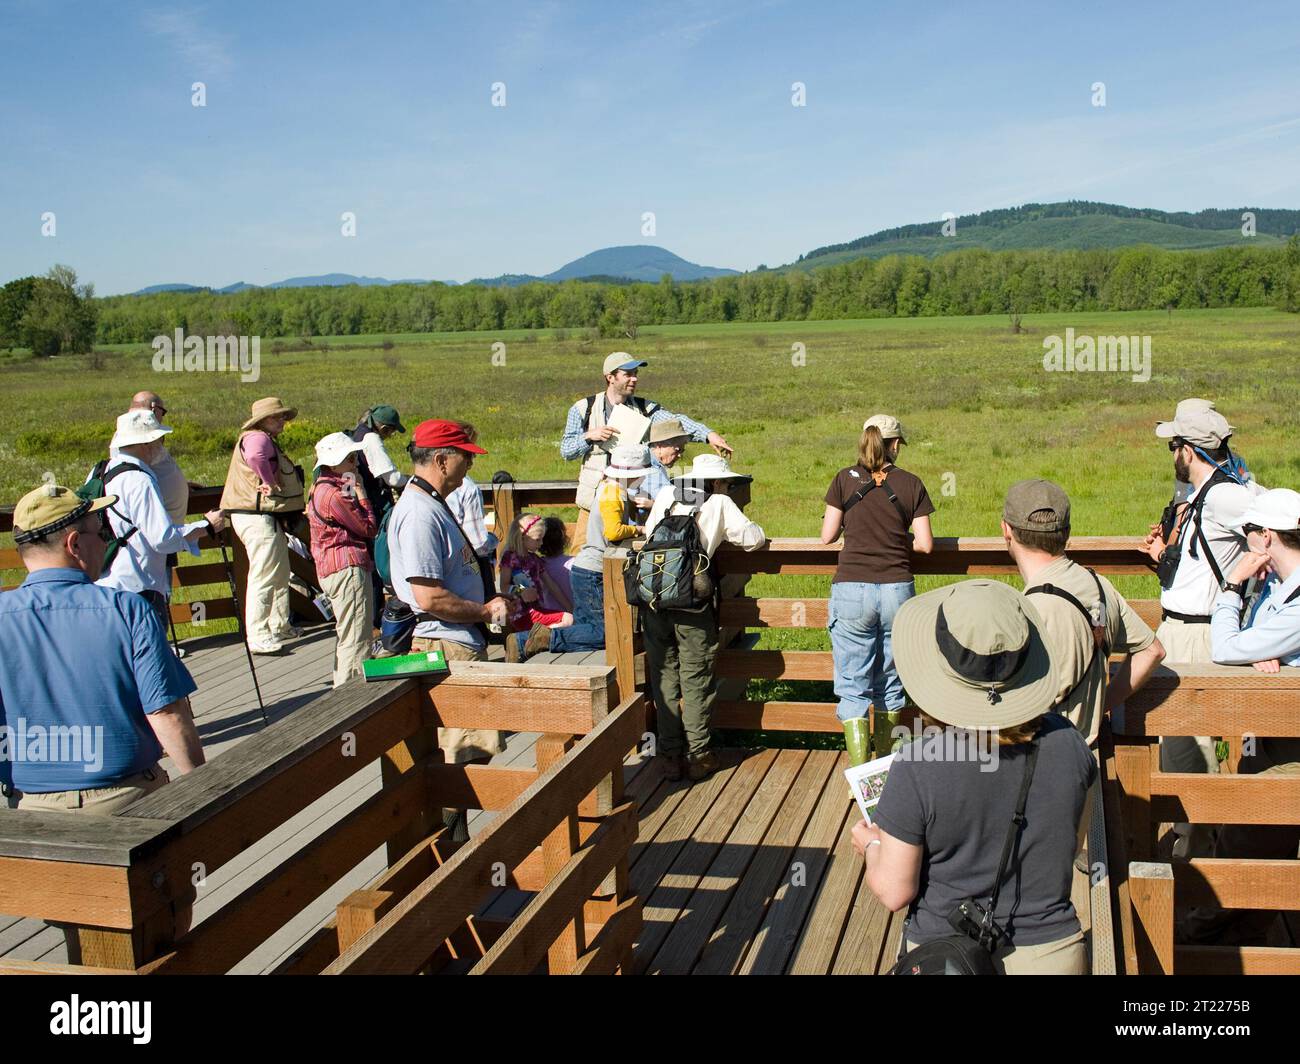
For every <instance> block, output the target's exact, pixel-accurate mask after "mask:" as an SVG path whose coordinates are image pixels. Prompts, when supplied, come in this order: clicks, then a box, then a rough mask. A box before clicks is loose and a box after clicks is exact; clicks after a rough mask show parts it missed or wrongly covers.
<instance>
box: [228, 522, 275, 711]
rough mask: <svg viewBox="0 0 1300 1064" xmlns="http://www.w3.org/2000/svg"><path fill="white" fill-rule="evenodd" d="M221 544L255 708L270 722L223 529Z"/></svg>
mask: <svg viewBox="0 0 1300 1064" xmlns="http://www.w3.org/2000/svg"><path fill="white" fill-rule="evenodd" d="M217 542H218V543H220V544H221V564H222V565H224V566H225V567H226V580H227V581H228V582H229V584H230V598H231V600H232V601H233V602H234V604H235V624H236V625H238V627H239V638H240V640H241V641H242V642H243V644H244V655H245V656H246V657H247V658H248V674H249V675H250V676H251V677H252V678H253V691H254V692H255V693H256V695H257V708H258V709H260V710H261V711H262V723H263V724H270V723H271V722H270V721H269V720H267V718H266V703H265V702H263V701H262V689H261V687H259V686H258V683H257V670H256V669H255V668H253V651H252V650H251V649H250V648H249V646H248V633H247V632H246V631H245V630H244V611H243V609H241V608H240V605H239V592H238V591H237V590H235V570H234V567H233V566H232V565H231V564H230V558H229V557H228V556H227V555H226V533H225V530H224V529H223V530H222V532H221V534H220V535H219V536H218V537H217Z"/></svg>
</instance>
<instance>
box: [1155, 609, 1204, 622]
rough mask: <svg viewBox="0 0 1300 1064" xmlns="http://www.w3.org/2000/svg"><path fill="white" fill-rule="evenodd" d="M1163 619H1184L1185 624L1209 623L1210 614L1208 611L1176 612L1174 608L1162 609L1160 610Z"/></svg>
mask: <svg viewBox="0 0 1300 1064" xmlns="http://www.w3.org/2000/svg"><path fill="white" fill-rule="evenodd" d="M1160 619H1161V620H1162V621H1182V622H1183V624H1209V623H1210V615H1209V614H1208V613H1175V612H1174V611H1173V610H1165V609H1162V610H1161V611H1160Z"/></svg>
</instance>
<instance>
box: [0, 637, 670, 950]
mask: <svg viewBox="0 0 1300 1064" xmlns="http://www.w3.org/2000/svg"><path fill="white" fill-rule="evenodd" d="M440 726H444V727H468V728H479V727H486V728H499V729H503V730H509V731H540V732H543V733H545V734H544V735H543V737H542V738H541V739H539V740H538V749H537V769H536V770H531V769H519V768H512V767H498V766H488V765H448V764H444V763H443V762H442V755H441V753H440V752H439V751H438V749H437V729H438V728H439V727H440ZM643 728H644V713H643V703H642V701H641V699H640V698H635V697H634V698H632V699H628V700H625V701H624V702H623V703H621V704H618V703H617V702H616V699H615V688H614V685H613V683H612V679H611V676H610V673H609V670H608V669H601V668H589V667H573V668H565V667H562V666H556V667H553V668H550V669H547V670H544V671H542V670H536V669H534V670H529V669H527V668H521V667H517V666H508V665H498V664H489V663H455V662H454V663H452V666H451V673H450V674H449V675H447V676H445V677H443V678H441V679H440V680H438V681H436V682H417V681H413V680H407V681H395V682H390V683H384V684H366V683H364V682H362V681H360V680H354V681H352V682H350V683H348V684H346V685H345V686H343V687H342V688H339V689H338V690H336V691H333V692H331V693H329V694H327V695H324V696H323V697H321V698H319V699H317V700H315V701H313V702H311V703H310V704H309V705H307V706H306V707H304V708H303V709H301V710H299V711H298V712H297V713H295V714H294V715H293V716H291V717H287V718H285V719H284V720H282V721H279V722H277V723H276V724H273V725H272V726H270V727H269V728H266V729H265V730H263V731H261V732H259V733H257V734H256V735H253V736H250V737H249V738H248V739H246V740H245V741H244V742H242V743H240V744H239V745H238V746H237V747H235V748H234V749H232V750H229V751H227V752H226V753H224V754H222V755H221V756H219V757H217V758H216V759H214V760H213V761H212V762H211V763H209V764H207V765H204V766H202V767H200V768H198V769H196V770H195V771H193V772H191V773H190V774H188V775H186V776H183V777H181V778H179V779H177V780H175V781H173V782H172V783H169V784H168V785H167V786H165V787H163V788H161V789H160V790H158V791H156V792H154V793H153V794H150V795H147V796H146V797H144V798H142V799H140V800H139V801H137V802H136V803H134V804H133V805H132V806H130V807H129V808H127V809H126V810H124V811H122V812H121V813H119V814H117V815H115V816H111V817H83V816H69V815H67V814H58V813H35V812H24V811H21V810H2V809H0V912H5V913H8V914H11V915H17V916H32V917H38V918H41V919H45V920H49V921H54V922H57V923H60V924H64V925H68V926H69V927H70V928H71V931H72V934H73V935H74V936H75V937H76V940H77V943H78V944H79V949H80V954H81V964H80V965H76V966H57V965H55V966H51V965H40V964H34V963H30V962H22V963H18V962H8V961H4V960H0V973H3V972H6V971H23V972H30V971H67V970H71V971H81V972H92V971H100V970H114V971H117V972H119V973H120V972H122V971H135V972H137V973H141V974H145V973H164V974H173V973H194V972H224V971H228V970H229V969H230V968H231V967H232V966H234V965H235V964H237V963H238V962H239V961H241V960H242V959H243V958H245V957H246V956H248V955H249V954H250V953H252V952H253V951H254V950H255V949H256V948H257V947H258V946H260V945H261V944H262V943H264V942H266V940H267V939H268V938H270V936H271V935H272V934H274V933H275V932H276V931H277V930H278V929H280V928H281V927H283V926H284V925H285V924H286V923H287V922H288V921H289V920H290V919H292V918H293V917H295V916H296V915H297V914H299V913H300V912H301V911H302V910H303V909H304V908H305V907H306V906H307V905H308V904H310V903H311V902H312V901H314V900H315V899H316V898H317V897H318V896H320V895H321V894H322V893H323V892H325V891H327V890H329V889H330V888H331V887H332V886H333V885H334V884H337V883H338V882H339V881H340V880H341V879H342V878H343V877H344V876H346V875H347V874H348V873H349V872H351V871H352V870H353V869H354V868H355V867H356V866H357V865H358V864H359V863H360V862H362V861H363V860H364V859H366V858H367V857H368V856H369V855H370V854H372V853H373V852H374V851H375V850H376V848H378V847H380V846H386V849H387V853H388V858H389V859H388V865H389V867H388V869H387V870H386V871H385V872H384V873H383V874H382V875H381V876H380V877H379V878H378V879H377V880H375V881H374V882H372V883H371V884H370V886H369V887H368V888H367V889H366V890H363V891H357V892H353V893H352V894H351V895H349V896H347V897H346V898H344V899H343V901H342V902H341V904H340V905H339V906H338V911H337V915H336V918H335V920H334V921H332V922H331V923H330V924H329V925H327V926H326V927H324V928H322V929H321V930H320V931H319V932H317V933H316V934H315V935H314V936H312V938H311V939H310V940H309V941H308V942H307V944H306V945H305V946H304V947H303V948H302V949H301V950H299V951H298V953H297V954H296V955H295V956H294V957H292V958H291V959H290V960H289V961H287V962H286V963H285V964H284V965H282V966H281V970H283V971H289V972H300V973H306V972H319V971H321V970H323V969H325V968H326V967H327V966H328V967H329V968H330V970H337V971H432V970H453V971H460V970H465V968H466V966H467V963H466V962H467V961H473V962H474V970H477V971H529V970H532V969H534V968H536V967H537V966H538V964H539V963H540V962H542V961H546V962H547V964H548V967H549V970H551V971H591V972H595V971H613V970H615V969H616V968H618V967H619V966H620V965H621V964H622V962H623V960H624V959H625V955H626V953H627V950H628V949H629V948H630V946H631V942H632V939H633V937H634V935H635V934H636V932H637V930H638V929H639V926H640V909H639V903H638V902H637V900H636V899H635V898H634V897H632V896H631V895H630V893H629V890H628V886H627V856H628V850H629V848H630V847H631V844H632V840H633V839H634V838H635V835H636V820H635V810H634V806H633V805H632V804H631V803H628V802H626V801H624V799H623V793H622V786H623V771H622V761H623V757H624V754H625V753H626V752H627V750H629V749H630V748H631V747H633V746H634V745H635V744H636V741H637V739H638V738H639V737H640V736H641V734H642V731H643ZM376 761H378V762H379V763H380V765H381V767H382V772H381V775H382V782H383V786H382V789H381V790H380V791H379V792H378V793H376V794H374V795H373V796H372V797H370V798H368V799H366V800H365V801H364V802H362V803H361V804H360V805H358V806H356V807H355V808H353V809H351V810H350V811H348V812H347V813H346V814H345V815H344V816H343V817H342V819H340V820H338V821H337V822H336V823H334V824H333V825H331V826H330V827H329V828H327V829H326V830H325V831H324V832H323V833H322V834H320V835H318V836H317V837H316V838H314V839H312V840H311V841H310V842H307V843H306V844H304V845H301V846H300V847H298V848H297V849H295V850H294V852H292V853H291V854H290V855H289V856H288V857H286V858H284V859H283V860H282V861H281V862H280V863H279V864H278V865H277V866H276V867H274V868H272V869H270V870H269V871H267V872H266V873H265V874H264V875H262V876H261V877H260V878H259V879H258V880H257V881H256V882H255V883H253V884H251V885H249V886H248V887H246V888H245V889H244V890H243V891H242V892H241V893H240V894H239V895H238V896H237V897H235V898H234V899H232V900H231V901H229V902H227V903H226V904H225V905H223V906H221V908H220V909H218V910H217V911H216V912H214V913H212V914H211V915H210V916H208V917H207V918H206V919H204V920H203V921H202V922H200V923H199V924H198V926H196V927H194V928H193V929H192V930H190V929H188V913H189V912H190V908H191V906H192V903H193V902H194V900H195V898H196V893H197V892H196V884H197V885H198V888H197V889H200V890H201V889H203V887H202V884H203V883H205V882H206V877H208V876H211V875H212V874H213V873H214V872H216V871H217V870H219V869H221V868H222V866H224V865H225V864H227V862H229V861H230V860H231V859H232V858H233V857H235V856H236V855H237V854H239V853H240V852H241V851H243V850H245V849H247V848H248V847H250V846H252V845H254V844H256V843H257V842H258V841H259V840H262V839H265V838H266V837H267V836H268V835H271V833H273V832H274V831H275V830H276V829H277V828H279V827H280V826H281V825H284V824H285V823H286V822H287V821H288V820H290V818H292V817H293V816H295V815H296V814H297V813H299V812H301V811H302V810H303V809H305V808H307V807H308V806H309V805H311V804H312V803H313V802H314V801H316V800H317V799H319V798H321V797H322V796H323V795H325V794H327V793H328V792H330V791H331V790H332V789H333V788H335V787H337V786H338V785H339V784H340V783H342V782H344V781H345V780H347V779H348V778H350V777H351V776H353V775H354V774H355V773H356V772H357V771H358V770H360V769H361V768H362V767H364V766H366V765H368V764H371V763H374V762H376ZM444 806H447V807H453V808H470V809H491V810H499V811H500V812H499V815H498V816H497V817H496V818H495V819H494V820H493V821H492V822H491V823H490V824H489V825H488V827H487V828H486V829H485V830H484V831H483V832H482V834H480V835H479V836H477V837H476V838H475V839H473V840H472V841H471V842H469V843H468V844H466V845H464V846H463V847H460V848H457V847H456V846H455V845H454V844H452V843H450V842H449V840H448V838H447V832H446V830H445V829H444V828H443V826H442V819H441V816H440V810H441V808H442V807H444ZM505 886H512V887H518V888H521V889H524V890H530V891H536V892H537V893H536V896H535V897H534V899H533V900H532V902H530V904H529V905H528V906H527V907H526V908H525V909H524V911H523V912H522V913H521V914H520V915H519V916H518V917H517V918H515V919H514V920H513V921H511V922H509V923H508V924H504V925H502V924H497V925H489V924H488V923H485V922H484V921H481V920H479V919H478V918H477V917H476V916H475V915H474V914H475V913H476V912H477V911H478V907H479V905H480V903H483V902H484V901H485V900H486V899H488V898H490V897H491V895H492V894H493V893H494V892H495V891H498V890H499V889H500V888H502V887H505ZM476 951H477V952H476Z"/></svg>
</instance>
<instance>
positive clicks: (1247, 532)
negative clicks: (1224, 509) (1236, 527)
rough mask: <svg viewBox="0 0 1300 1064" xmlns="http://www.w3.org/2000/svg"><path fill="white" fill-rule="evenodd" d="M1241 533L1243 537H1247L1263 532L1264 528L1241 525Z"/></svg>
mask: <svg viewBox="0 0 1300 1064" xmlns="http://www.w3.org/2000/svg"><path fill="white" fill-rule="evenodd" d="M1241 531H1242V534H1243V535H1246V536H1249V535H1250V534H1251V533H1252V532H1263V531H1264V527H1263V526H1262V525H1242V526H1241Z"/></svg>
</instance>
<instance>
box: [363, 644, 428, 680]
mask: <svg viewBox="0 0 1300 1064" xmlns="http://www.w3.org/2000/svg"><path fill="white" fill-rule="evenodd" d="M361 669H362V671H363V672H364V673H365V676H366V680H367V681H369V680H400V679H403V678H404V677H407V676H419V675H422V674H424V673H428V672H447V671H448V670H447V659H446V658H444V657H443V656H442V651H441V650H430V651H427V652H425V653H421V654H402V655H400V656H399V657H395V658H370V659H369V660H368V661H363V662H362V663H361Z"/></svg>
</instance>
